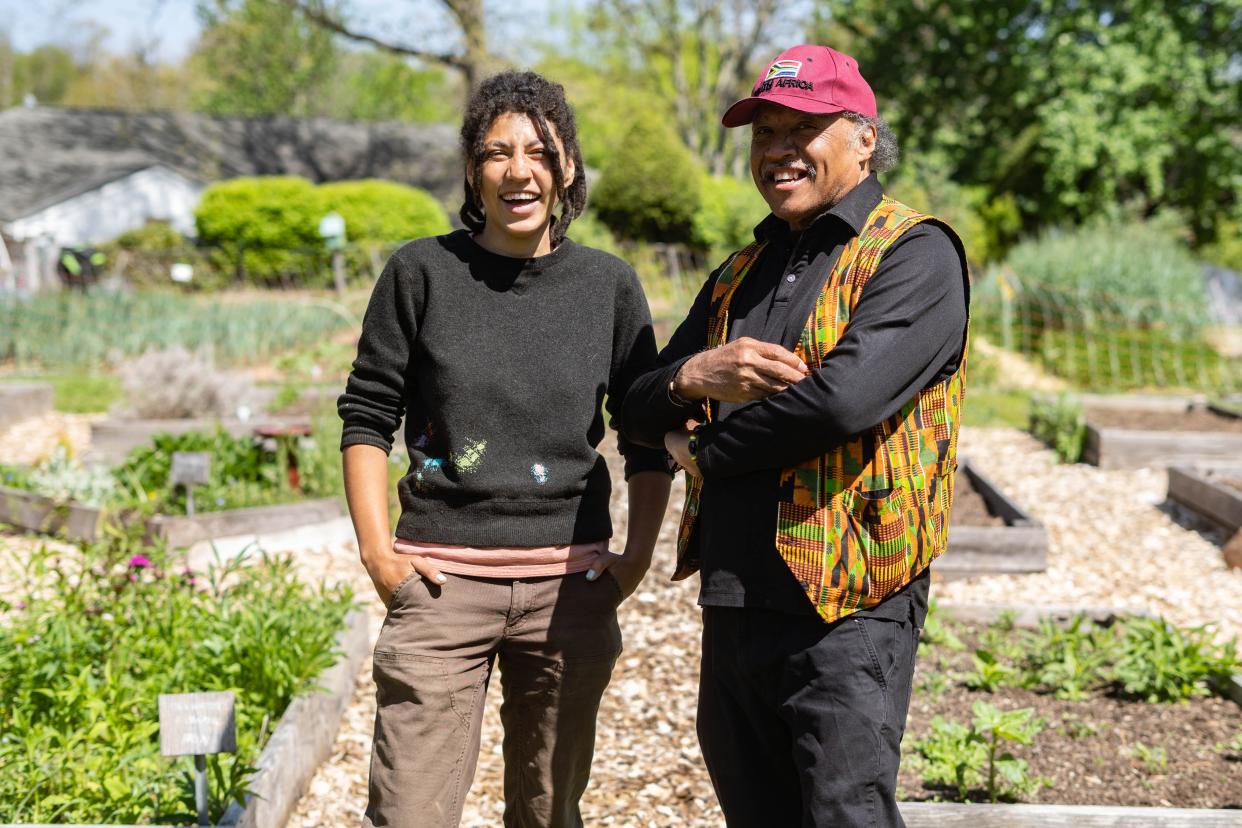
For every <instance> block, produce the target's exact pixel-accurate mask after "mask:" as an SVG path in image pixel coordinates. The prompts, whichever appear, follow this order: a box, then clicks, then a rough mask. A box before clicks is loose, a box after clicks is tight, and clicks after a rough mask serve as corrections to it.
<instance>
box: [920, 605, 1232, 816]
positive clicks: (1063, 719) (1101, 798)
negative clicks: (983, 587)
mask: <svg viewBox="0 0 1242 828" xmlns="http://www.w3.org/2000/svg"><path fill="white" fill-rule="evenodd" d="M933 616H936V618H935V619H934V620H932V621H930V622H929V624H928V628H927V631H926V632H925V635H924V645H923V646H922V647H921V648H920V652H919V668H918V672H917V674H916V676H915V692H914V695H913V699H912V702H911V706H910V718H909V722H908V726H907V729H906V737H905V741H904V743H903V755H904V759H903V762H902V768H901V772H900V776H899V787H900V796H901V798H903V799H906V800H912V801H920V800H929V799H934V798H947V799H960V793H959V791H958V789H957V787H956V786H955V785H953V784H944V783H941V782H930V781H928V779H927V778H926V776H927V775H926V771H925V769H926V767H927V766H928V764H929V761H928V755H929V752H930V754H931V755H932V756H935V755H936V750H939V751H940V752H941V754H944V753H946V751H945V748H944V746H943V742H942V743H941V745H940V747H939V748H937V747H935V746H934V745H932V744H930V743H927V744H928V747H927V748H926V749H920V741H921V740H925V739H927V737H929V735H931V734H932V732H933V730H934V726H933V720H934V719H936V718H937V717H941V718H942V719H943V720H947V721H948V722H955V723H959V724H962V725H966V726H969V725H970V724H971V723H972V720H974V719H976V717H977V716H978V715H979V712H980V711H979V709H978V708H977V707H976V705H977V703H979V702H984V703H985V704H987V705H991V706H992V707H993V708H995V709H996V710H997V711H1015V710H1019V709H1029V710H1031V711H1032V713H1031V714H1030V715H1031V716H1032V717H1033V718H1035V719H1038V720H1041V724H1042V729H1039V731H1038V732H1037V733H1036V734H1035V735H1034V736H1033V737H1032V739H1033V740H1032V743H1031V744H1030V745H1027V746H1023V745H1020V744H1006V745H1004V748H1005V749H1006V750H1011V751H1012V753H1013V755H1014V756H1015V757H1016V759H1017V760H1020V761H1023V762H1026V763H1027V765H1026V766H1025V767H1021V768H1018V767H1016V766H1013V765H1011V766H1010V767H1009V768H1008V770H1010V771H1013V772H1015V773H1016V772H1018V771H1020V774H1019V775H1020V776H1021V777H1022V778H1024V779H1027V780H1034V779H1042V780H1044V781H1045V782H1046V783H1047V784H1044V785H1041V786H1040V787H1038V788H1037V789H1035V790H1027V791H1024V792H1022V793H1020V794H1019V798H1020V799H1021V801H1023V802H1031V803H1058V804H1065V805H1107V806H1121V805H1124V806H1149V807H1158V808H1170V807H1173V808H1196V809H1198V808H1204V809H1213V808H1217V809H1219V808H1238V807H1240V806H1242V708H1240V707H1239V705H1238V704H1236V703H1234V701H1233V700H1231V699H1230V698H1228V697H1227V695H1226V694H1227V693H1228V692H1229V691H1230V686H1231V685H1225V686H1219V687H1217V688H1216V691H1217V694H1215V695H1192V696H1191V697H1189V698H1186V699H1183V700H1181V701H1174V702H1159V701H1145V700H1144V699H1145V698H1147V697H1148V696H1149V695H1152V694H1155V695H1162V694H1163V693H1165V692H1166V691H1171V692H1173V693H1174V694H1176V693H1177V689H1176V684H1177V683H1176V682H1171V683H1165V684H1163V685H1161V684H1158V683H1157V682H1158V679H1157V678H1155V677H1156V676H1157V674H1158V673H1159V672H1160V671H1164V674H1165V675H1166V676H1170V675H1177V674H1178V673H1179V671H1181V674H1183V675H1190V674H1192V673H1193V670H1194V665H1192V664H1191V662H1192V661H1197V662H1200V663H1201V662H1203V661H1205V660H1206V656H1204V655H1203V654H1204V653H1207V652H1209V648H1208V647H1202V648H1196V647H1193V646H1192V647H1191V648H1190V651H1193V652H1194V653H1195V654H1194V655H1189V654H1187V652H1189V651H1187V650H1183V651H1182V653H1181V655H1177V654H1174V653H1172V652H1171V651H1169V650H1161V649H1159V647H1158V644H1159V643H1161V642H1165V641H1166V640H1173V639H1172V638H1169V637H1167V636H1173V637H1176V636H1177V635H1178V633H1177V632H1176V631H1175V632H1173V633H1167V629H1168V628H1164V627H1162V626H1161V624H1162V622H1160V621H1158V620H1157V619H1142V620H1137V621H1134V622H1130V621H1129V620H1123V621H1121V622H1120V626H1119V627H1118V628H1117V629H1109V628H1104V627H1097V626H1095V625H1093V624H1090V623H1088V622H1086V621H1083V622H1079V624H1078V625H1077V626H1076V625H1074V624H1070V625H1069V626H1059V625H1056V624H1053V623H1046V624H1044V625H1043V626H1042V627H1041V628H1040V629H1039V630H1038V631H1037V632H1030V631H1022V630H1018V629H1016V628H1015V627H1014V625H1013V624H1012V622H1009V621H1006V620H1002V621H1000V622H998V623H995V624H992V625H989V626H984V625H979V624H971V625H961V624H955V623H949V622H947V621H946V620H944V617H943V616H941V615H940V613H938V612H935V613H933ZM1127 624H1133V625H1134V626H1133V629H1132V630H1131V629H1129V628H1128V627H1127V626H1126V625H1127ZM1182 635H1184V636H1186V638H1184V639H1183V641H1185V640H1191V641H1193V640H1194V634H1193V633H1189V632H1183V633H1182ZM1200 643H1202V642H1201V641H1200ZM1222 652H1223V651H1222ZM1235 664H1236V656H1235ZM1148 668H1151V669H1148ZM1113 671H1115V672H1113ZM1127 682H1129V683H1127ZM1145 682H1147V683H1145ZM972 685H973V689H972ZM1205 686H1206V684H1205V683H1204V682H1198V683H1196V682H1194V681H1188V682H1187V683H1186V687H1194V690H1193V692H1194V693H1196V694H1199V693H1206V692H1207V691H1206V689H1204V688H1205ZM1058 695H1060V696H1064V697H1063V698H1058ZM1011 715H1016V714H1011ZM948 753H950V754H951V753H952V751H948ZM962 755H963V756H965V755H966V751H965V750H962ZM976 758H978V757H977V756H976ZM984 767H986V766H984ZM971 781H973V783H974V784H970V782H971ZM964 787H966V788H967V789H968V793H967V798H968V799H970V800H971V801H981V800H982V801H986V800H987V798H988V797H987V795H986V793H985V791H984V790H983V786H982V785H981V784H979V778H978V777H976V778H975V779H974V780H967V784H965V785H964ZM1011 793H1012V791H1011ZM1002 801H1004V800H1002ZM1156 817H1158V813H1157V814H1153V821H1152V822H1151V823H1143V822H1139V821H1137V820H1135V821H1132V822H1126V823H1120V824H1160V823H1159V822H1158V821H1156V819H1155V818H1156ZM1238 817H1239V821H1240V822H1242V813H1239V814H1238ZM996 824H1002V823H999V822H998V823H996ZM1067 824H1068V822H1067ZM1089 824H1096V823H1089ZM1098 824H1109V823H1098ZM1175 824H1180V823H1175Z"/></svg>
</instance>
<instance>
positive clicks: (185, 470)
mask: <svg viewBox="0 0 1242 828" xmlns="http://www.w3.org/2000/svg"><path fill="white" fill-rule="evenodd" d="M169 478H170V482H171V483H172V484H173V486H185V513H186V514H187V515H190V516H191V517H193V515H194V487H195V486H202V485H204V484H205V483H207V482H208V481H209V480H210V479H211V452H209V451H174V452H173V456H172V471H171V473H170V474H169Z"/></svg>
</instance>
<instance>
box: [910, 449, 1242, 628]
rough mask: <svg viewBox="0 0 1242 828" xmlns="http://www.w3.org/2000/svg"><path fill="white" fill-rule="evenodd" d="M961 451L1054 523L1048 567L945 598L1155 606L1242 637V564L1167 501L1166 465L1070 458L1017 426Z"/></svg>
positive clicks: (940, 590) (944, 593)
mask: <svg viewBox="0 0 1242 828" xmlns="http://www.w3.org/2000/svg"><path fill="white" fill-rule="evenodd" d="M962 452H963V453H964V454H967V455H968V456H969V457H970V458H971V460H972V462H974V463H975V464H977V465H978V467H979V468H980V470H981V471H983V472H984V474H986V475H987V476H988V477H990V478H991V479H992V480H993V481H995V482H996V483H997V484H998V485H999V486H1000V487H1001V489H1003V490H1004V491H1005V492H1006V493H1007V494H1008V495H1009V496H1010V497H1012V498H1013V499H1014V500H1016V501H1017V502H1018V504H1019V505H1021V506H1022V507H1023V508H1024V509H1026V510H1027V511H1028V512H1029V513H1030V514H1031V515H1032V516H1034V517H1035V518H1036V519H1037V520H1039V521H1041V522H1042V523H1043V524H1044V525H1045V526H1046V527H1047V529H1048V537H1049V551H1048V569H1047V571H1046V572H1042V573H1039V574H1034V575H1017V576H992V577H985V578H973V579H971V580H969V581H957V582H954V583H949V584H940V585H938V586H937V588H936V589H935V591H934V596H935V598H936V599H937V600H938V601H953V602H956V603H983V604H993V603H995V604H1078V605H1084V604H1086V605H1092V606H1105V607H1115V608H1120V609H1130V610H1147V611H1150V612H1153V613H1157V614H1160V615H1163V616H1165V617H1166V618H1168V619H1169V620H1170V621H1172V622H1173V623H1175V624H1179V625H1183V626H1196V625H1199V624H1214V625H1215V628H1216V632H1217V635H1218V637H1221V638H1225V639H1229V638H1233V637H1239V638H1242V570H1237V569H1227V568H1226V567H1225V564H1224V560H1223V558H1222V557H1221V550H1220V544H1221V543H1223V541H1224V540H1225V539H1224V538H1223V537H1221V536H1220V534H1219V533H1217V532H1212V531H1206V530H1202V531H1201V527H1200V525H1199V524H1198V523H1197V522H1196V521H1195V520H1194V518H1193V517H1192V516H1191V515H1190V514H1188V513H1186V512H1185V511H1183V510H1182V509H1181V508H1180V507H1176V506H1170V505H1168V504H1167V503H1166V502H1165V501H1166V494H1167V492H1168V475H1167V474H1166V473H1165V471H1164V470H1163V469H1133V470H1116V471H1104V470H1101V469H1098V468H1096V467H1094V466H1088V465H1085V464H1076V465H1068V466H1067V465H1061V464H1058V463H1057V462H1056V461H1055V459H1054V458H1053V455H1052V452H1050V451H1048V450H1047V449H1046V448H1045V447H1044V446H1043V444H1042V443H1040V442H1038V441H1037V440H1035V439H1034V438H1033V437H1031V436H1030V435H1029V434H1027V433H1026V432H1023V431H1017V430H1014V429H964V430H963V434H962ZM933 571H934V568H933Z"/></svg>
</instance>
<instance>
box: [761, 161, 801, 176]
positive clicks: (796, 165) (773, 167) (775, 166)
mask: <svg viewBox="0 0 1242 828" xmlns="http://www.w3.org/2000/svg"><path fill="white" fill-rule="evenodd" d="M777 170H797V171H798V172H801V173H803V174H805V175H806V177H807V178H812V179H813V178H815V168H814V167H811V166H808V165H807V164H805V163H803V162H801V161H782V162H779V163H768V164H764V165H763V166H762V167H760V168H759V174H760V177H761V178H765V179H768V178H771V177H772V176H773V174H775V172H776V171H777Z"/></svg>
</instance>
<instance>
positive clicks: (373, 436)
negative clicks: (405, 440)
mask: <svg viewBox="0 0 1242 828" xmlns="http://www.w3.org/2000/svg"><path fill="white" fill-rule="evenodd" d="M350 446H375V447H376V448H377V449H382V450H383V452H384V453H385V454H391V453H392V441H391V440H386V439H384V437H383V435H381V434H380V433H379V432H378V431H371V430H370V429H367V428H362V427H360V426H354V427H352V428H346V429H343V430H342V431H341V451H344V450H345V449H347V448H349V447H350Z"/></svg>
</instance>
